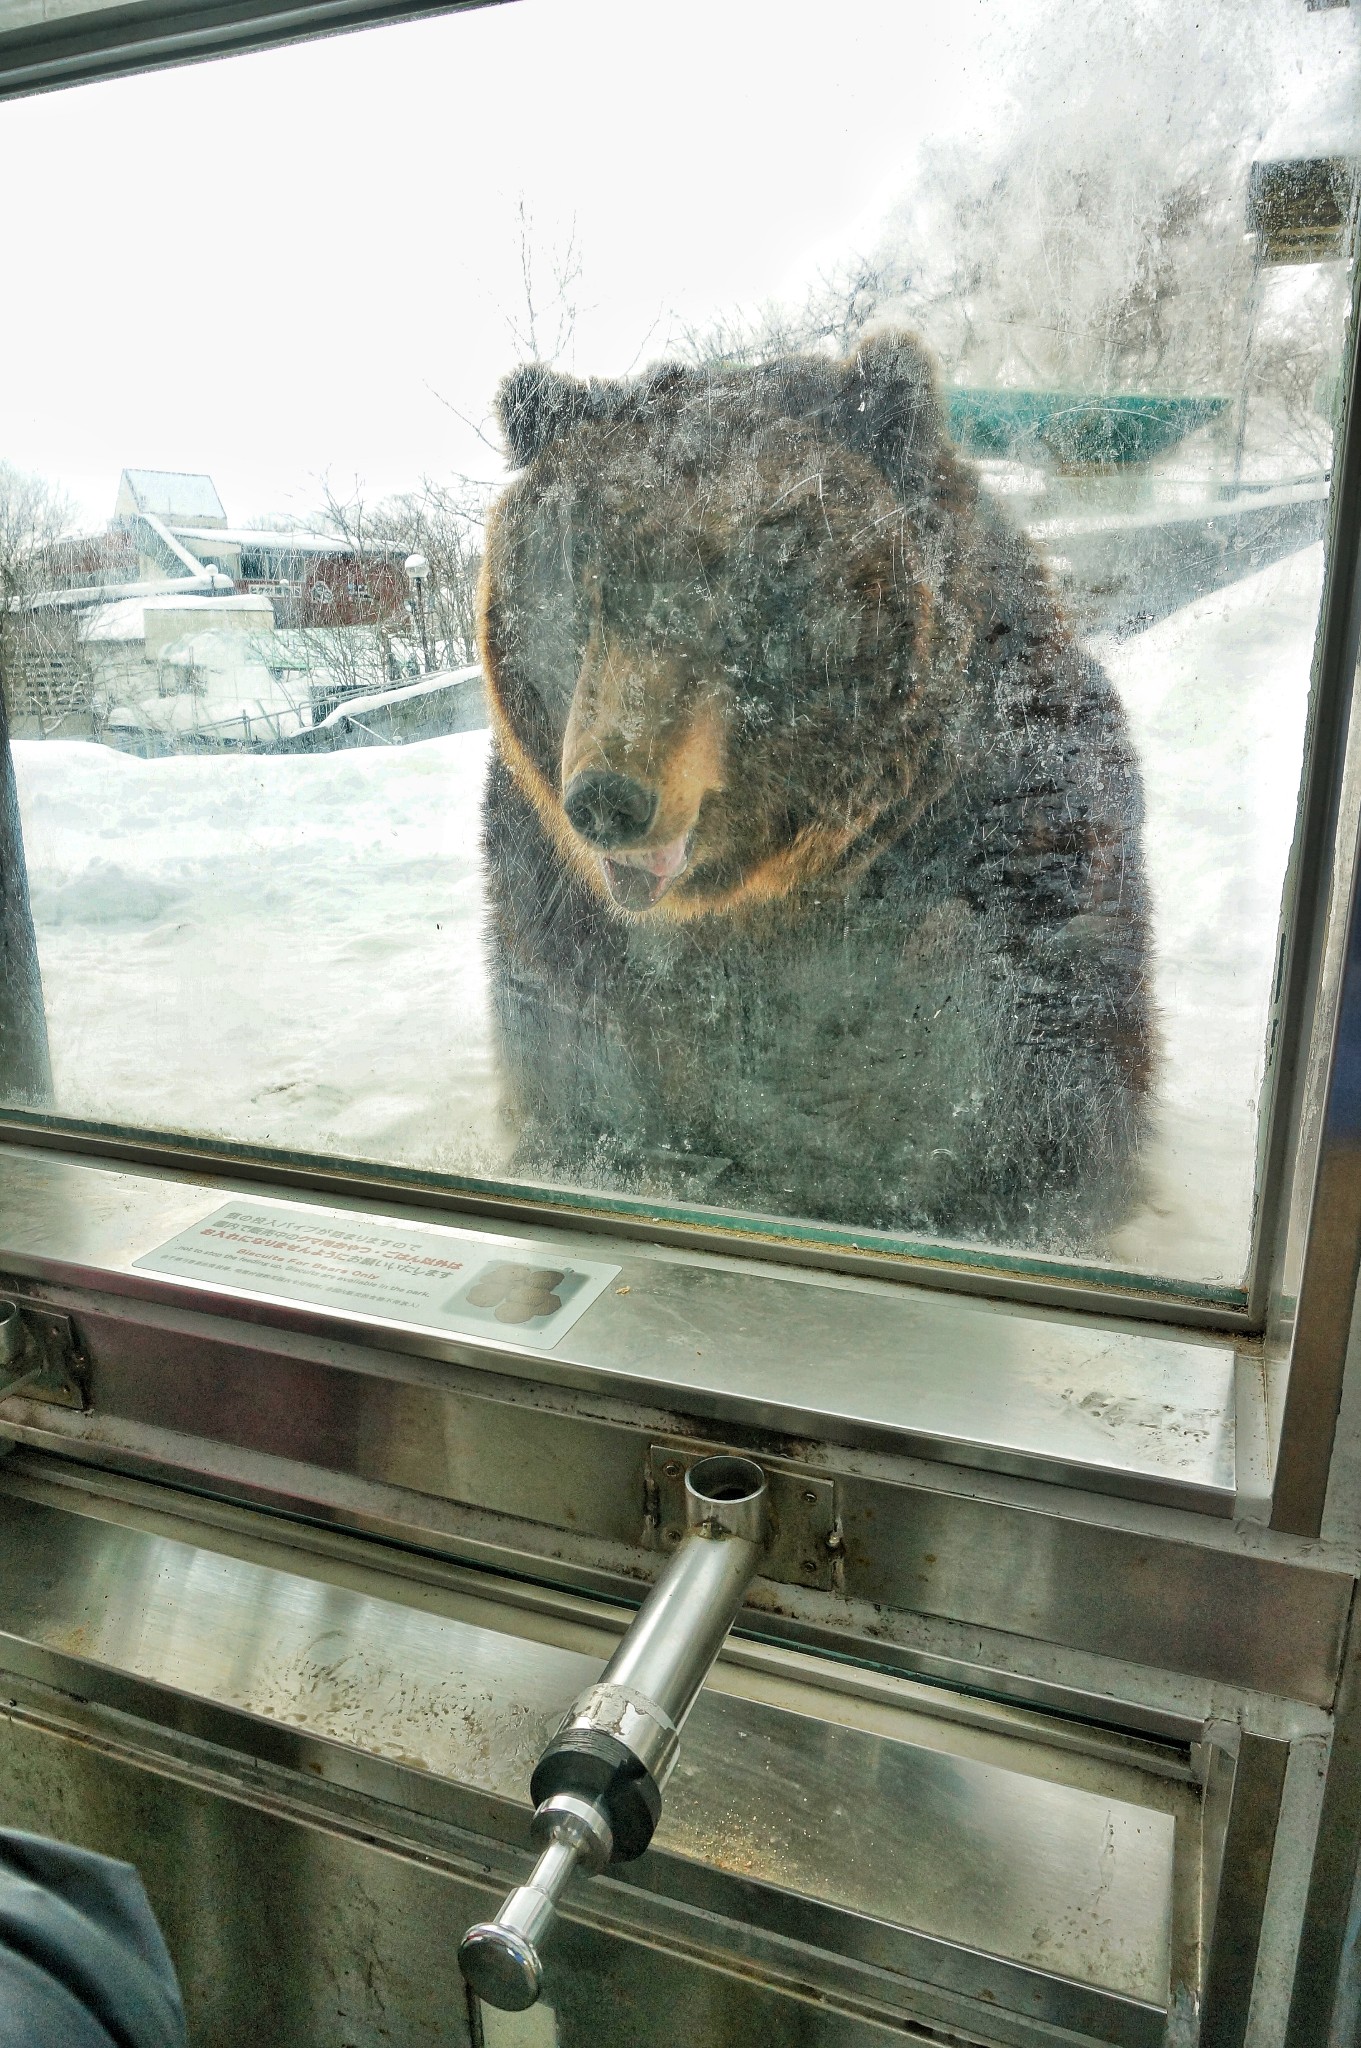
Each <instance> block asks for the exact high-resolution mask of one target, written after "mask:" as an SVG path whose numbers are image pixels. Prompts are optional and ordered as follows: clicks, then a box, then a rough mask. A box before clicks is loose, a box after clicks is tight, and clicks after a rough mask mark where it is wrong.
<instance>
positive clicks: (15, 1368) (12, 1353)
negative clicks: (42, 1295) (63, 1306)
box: [0, 1294, 90, 1409]
mask: <svg viewBox="0 0 1361 2048" xmlns="http://www.w3.org/2000/svg"><path fill="white" fill-rule="evenodd" d="M6 1308H9V1309H17V1311H18V1315H19V1328H18V1329H17V1330H15V1329H14V1327H13V1323H12V1321H11V1320H10V1319H9V1318H4V1319H3V1320H4V1323H5V1333H4V1334H5V1343H4V1347H3V1348H4V1351H5V1352H6V1353H7V1354H8V1355H7V1356H6V1359H5V1362H4V1363H3V1364H0V1403H3V1402H5V1401H8V1400H9V1399H11V1398H13V1399H15V1400H22V1401H46V1402H49V1403H50V1404H51V1405H52V1406H53V1407H55V1408H79V1409H86V1408H88V1407H89V1406H90V1369H89V1363H88V1361H87V1360H86V1358H85V1357H84V1355H83V1354H82V1352H81V1349H80V1343H79V1340H78V1338H77V1336H76V1333H75V1328H74V1326H73V1324H72V1322H71V1318H70V1316H68V1315H64V1314H63V1313H62V1312H61V1310H60V1309H54V1308H49V1307H48V1306H47V1304H46V1303H45V1302H40V1301H28V1300H25V1299H24V1297H23V1296H21V1295H14V1294H10V1295H6V1296H5V1297H4V1298H3V1300H2V1301H0V1315H2V1314H3V1310H4V1309H6Z"/></svg>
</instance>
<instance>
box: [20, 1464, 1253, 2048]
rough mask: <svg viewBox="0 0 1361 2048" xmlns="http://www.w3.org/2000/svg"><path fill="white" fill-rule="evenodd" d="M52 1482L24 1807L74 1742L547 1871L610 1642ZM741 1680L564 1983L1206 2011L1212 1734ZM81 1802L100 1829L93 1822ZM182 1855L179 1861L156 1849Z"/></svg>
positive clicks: (1086, 2015)
mask: <svg viewBox="0 0 1361 2048" xmlns="http://www.w3.org/2000/svg"><path fill="white" fill-rule="evenodd" d="M23 1495H24V1486H23V1482H22V1481H20V1482H19V1483H18V1486H17V1488H16V1487H14V1486H12V1485H11V1484H10V1483H8V1482H7V1481H6V1479H5V1477H4V1474H3V1473H2V1472H0V1547H2V1548H3V1552H4V1555H5V1559H6V1569H5V1573H4V1576H3V1580H2V1581H0V1712H2V1713H4V1714H5V1715H6V1717H7V1719H8V1721H9V1724H10V1725H9V1731H8V1733H7V1736H6V1742H5V1745H4V1760H3V1762H0V1811H3V1812H5V1813H7V1814H8V1815H9V1816H11V1817H17V1818H28V1819H30V1820H34V1821H37V1820H40V1819H42V1818H43V1816H44V1812H45V1808H44V1807H43V1804H42V1802H43V1800H44V1799H45V1798H48V1799H50V1796H51V1795H50V1786H51V1783H52V1782H53V1780H52V1768H53V1765H52V1759H51V1757H50V1755H49V1754H48V1751H49V1750H50V1748H51V1739H56V1740H58V1741H60V1742H63V1743H66V1744H68V1745H76V1746H83V1747H84V1748H86V1749H87V1750H88V1749H90V1748H94V1749H97V1750H98V1751H99V1752H100V1753H101V1754H102V1755H104V1756H106V1757H114V1758H122V1759H123V1760H124V1761H126V1762H129V1763H131V1764H133V1765H134V1766H136V1767H138V1768H140V1769H141V1770H143V1771H145V1770H150V1771H151V1772H153V1774H155V1776H156V1777H158V1778H167V1777H168V1778H171V1779H178V1780H180V1781H183V1782H186V1783H190V1784H197V1785H199V1786H201V1787H204V1788H207V1789H209V1790H211V1791H212V1792H213V1793H214V1794H215V1795H216V1796H218V1797H220V1798H226V1799H229V1800H236V1801H245V1802H246V1803H250V1804H256V1805H261V1806H268V1807H270V1808H271V1810H273V1811H275V1812H278V1813H284V1814H287V1815H288V1816H290V1817H291V1818H292V1819H293V1820H294V1821H297V1822H300V1823H302V1824H305V1825H307V1826H310V1827H313V1828H316V1829H320V1830H323V1831H327V1832H330V1833H345V1832H349V1833H350V1834H352V1835H359V1836H362V1837H364V1838H365V1839H366V1840H368V1841H370V1842H377V1843H379V1844H380V1845H382V1846H384V1847H385V1848H387V1849H389V1850H391V1851H395V1852H396V1853H397V1854H398V1855H404V1856H407V1857H411V1858H417V1859H420V1860H422V1861H423V1862H424V1863H426V1864H427V1865H431V1864H433V1865H434V1866H436V1867H438V1868H440V1869H443V1870H446V1871H450V1872H453V1873H455V1874H457V1875H459V1876H460V1877H461V1878H462V1879H464V1880H465V1881H466V1882H470V1883H472V1884H474V1885H477V1886H480V1887H481V1888H482V1890H483V1892H485V1893H486V1894H487V1895H488V1896H490V1895H491V1894H492V1893H494V1892H495V1891H496V1889H497V1887H498V1886H502V1885H504V1883H505V1882H506V1880H507V1878H508V1877H509V1876H510V1875H511V1874H512V1873H514V1872H515V1871H517V1870H518V1869H519V1868H520V1867H521V1855H520V1851H521V1849H522V1845H523V1844H524V1841H525V1823H526V1820H527V1816H528V1803H527V1799H526V1784H527V1778H528V1772H529V1768H530V1764H531V1762H532V1759H533V1757H534V1755H535V1753H536V1750H537V1747H538V1744H539V1742H540V1740H541V1738H542V1736H543V1734H544V1733H545V1731H546V1729H547V1727H548V1726H549V1724H551V1722H552V1721H553V1719H554V1718H555V1716H556V1714H557V1713H558V1712H559V1711H560V1710H561V1708H562V1707H563V1706H564V1704H565V1703H566V1702H567V1701H568V1700H569V1699H570V1698H571V1697H572V1696H573V1695H574V1694H575V1693H576V1692H577V1691H578V1690H579V1689H580V1688H581V1686H582V1685H583V1684H584V1683H586V1682H588V1681H589V1679H590V1678H591V1677H593V1676H594V1675H595V1673H596V1671H597V1669H598V1666H599V1662H600V1660H601V1658H602V1657H603V1656H604V1655H605V1654H606V1651H607V1649H608V1637H607V1636H604V1635H603V1634H602V1636H601V1638H599V1639H598V1640H596V1641H594V1642H593V1641H592V1632H591V1630H590V1629H589V1627H578V1629H577V1631H576V1633H575V1636H574V1637H573V1639H572V1642H571V1646H570V1647H569V1646H568V1645H567V1644H564V1643H561V1642H555V1641H553V1640H551V1635H552V1633H553V1631H552V1629H551V1627H549V1626H546V1625H544V1624H543V1623H542V1622H541V1623H540V1625H539V1628H538V1632H537V1635H536V1634H535V1633H533V1632H531V1633H526V1616H525V1613H524V1611H523V1610H522V1609H517V1608H516V1607H515V1606H514V1604H513V1603H512V1604H506V1603H502V1602H500V1601H498V1599H497V1593H496V1585H495V1582H494V1581H492V1580H488V1581H487V1582H486V1584H485V1589H484V1591H483V1592H482V1593H481V1595H480V1596H476V1595H473V1594H470V1593H467V1592H461V1593H456V1592H451V1591H447V1590H446V1591H440V1590H438V1589H435V1588H432V1587H428V1586H427V1587H424V1588H421V1589H419V1592H418V1591H417V1589H416V1588H414V1587H413V1585H412V1584H411V1583H410V1582H409V1581H402V1580H396V1579H385V1578H384V1575H383V1574H382V1573H381V1571H378V1570H373V1571H370V1573H369V1574H368V1575H367V1579H366V1583H365V1584H364V1587H363V1590H360V1589H358V1588H357V1587H356V1586H355V1585H354V1584H345V1583H339V1582H338V1580H337V1575H335V1574H331V1575H328V1573H327V1568H326V1565H325V1563H324V1561H322V1560H319V1559H317V1558H315V1557H313V1558H310V1559H300V1558H299V1557H297V1556H295V1555H293V1554H291V1553H289V1552H286V1551H283V1550H281V1548H280V1547H279V1545H278V1544H277V1542H275V1541H272V1540H271V1538H272V1535H273V1534H274V1533H275V1532H271V1530H270V1529H269V1528H268V1526H266V1527H265V1528H264V1530H263V1531H262V1534H261V1536H260V1538H259V1540H258V1542H257V1543H256V1545H255V1546H254V1555H253V1556H250V1557H246V1556H242V1555H228V1554H224V1553H223V1552H221V1551H219V1550H216V1549H214V1548H213V1547H211V1536H210V1532H205V1531H204V1530H203V1529H202V1527H201V1526H200V1525H198V1524H197V1523H196V1522H195V1521H194V1520H193V1519H191V1510H189V1508H188V1504H185V1505H184V1506H182V1508H181V1511H180V1515H179V1520H178V1523H177V1522H176V1519H175V1516H174V1514H173V1513H172V1512H170V1511H169V1510H166V1509H164V1508H163V1509H162V1510H161V1511H160V1512H158V1513H156V1514H153V1515H148V1516H147V1517H146V1520H147V1523H148V1526H146V1527H138V1526H136V1519H137V1518H136V1515H135V1513H133V1512H132V1511H130V1510H129V1509H128V1507H127V1505H126V1503H125V1504H124V1507H123V1510H122V1516H123V1518H122V1520H120V1521H112V1520H106V1519H101V1518H100V1516H99V1514H98V1512H97V1509H96V1508H95V1507H94V1506H93V1505H91V1506H90V1507H89V1509H88V1511H84V1512H71V1511H67V1510H62V1509H58V1508H55V1507H52V1506H50V1505H46V1504H42V1503H40V1502H39V1501H37V1500H35V1499H32V1498H25V1497H23ZM205 1533H207V1534H208V1535H209V1538H210V1540H209V1541H208V1542H205V1541H204V1540H202V1539H203V1538H204V1536H205ZM350 1576H351V1578H353V1574H351V1575H350ZM716 1678H717V1685H716V1686H713V1687H711V1688H710V1689H709V1690H708V1691H706V1693H705V1695H704V1696H703V1698H702V1699H701V1701H700V1703H699V1705H698V1707H697V1708H696V1710H695V1714H694V1716H693V1718H692V1721H691V1723H690V1724H689V1728H688V1731H687V1738H686V1751H685V1761H684V1765H683V1771H682V1775H681V1776H680V1778H679V1780H678V1782H677V1784H676V1786H675V1791H674V1794H673V1797H672V1799H671V1802H670V1805H669V1808H668V1815H667V1818H666V1820H665V1821H664V1824H663V1828H662V1830H661V1832H660V1833H659V1836H658V1841H657V1845H656V1847H655V1849H654V1850H653V1851H650V1852H649V1854H648V1856H647V1857H646V1858H645V1859H644V1861H643V1862H642V1863H641V1864H639V1865H637V1866H634V1867H632V1874H631V1876H625V1875H621V1876H620V1877H618V1878H616V1879H612V1880H610V1881H608V1882H594V1883H592V1884H589V1885H586V1884H583V1885H582V1886H581V1887H579V1888H578V1889H577V1890H576V1891H574V1892H573V1893H572V1894H571V1895H570V1900H569V1908H568V1911H569V1919H570V1921H571V1922H572V1923H573V1924H572V1926H570V1927H569V1929H568V1930H567V1940H566V1943H565V1948H564V1971H563V1976H562V1978H561V1979H560V1981H559V1984H558V1986H557V1987H556V1994H555V1993H554V1991H553V1990H550V1996H555V2002H557V2001H559V2000H561V2001H566V2003H567V2004H569V2005H570V2001H571V1996H572V1987H571V1982H570V1981H569V1980H570V1978H571V1976H572V1975H574V1974H575V1971H574V1969H573V1967H572V1965H571V1961H570V1959H571V1957H572V1955H573V1953H574V1945H575V1947H576V1948H579V1945H580V1942H581V1941H582V1940H583V1939H586V1938H588V1937H589V1936H590V1934H591V1933H592V1931H595V1932H601V1931H603V1932H606V1933H609V1934H613V1935H615V1936H623V1937H624V1939H625V1941H626V1942H628V1941H635V1942H636V1941H642V1942H646V1943H648V1944H650V1945H651V1946H653V1947H655V1948H659V1949H661V1950H668V1949H669V1950H671V1951H672V1952H685V1953H688V1954H690V1955H692V1956H699V1957H701V1958H703V1959H704V1960H706V1961H707V1962H708V1963H709V1964H711V1965H716V1966H718V1967H721V1968H727V1969H739V1970H742V1971H745V1972H755V1973H757V1974H764V1975H768V1976H770V1977H771V1978H772V1979H778V1978H779V1977H780V1975H781V1973H782V1972H783V1973H785V1974H788V1973H789V1972H790V1970H791V1969H793V1968H794V1967H795V1956H794V1945H795V1944H798V1945H799V1948H798V1956H797V1973H798V1975H799V1976H800V1978H801V1980H802V1981H803V1983H804V1984H805V1985H809V1984H811V1985H812V1986H813V1987H814V1989H815V1990H816V1992H817V1994H818V1996H819V1997H820V1998H822V1999H824V2000H826V2001H827V2002H828V2003H829V2004H830V2005H831V2006H832V2007H833V2008H836V2007H838V2006H840V2007H841V2008H842V2009H845V2010H860V2011H876V2012H880V2013H883V2014H897V2015H900V2016H902V2017H905V2018H910V2019H914V2020H917V2021H919V2022H923V2023H927V2024H930V2025H933V2026H936V2027H942V2026H943V2027H949V2028H952V2029H954V2028H957V2029H960V2030H961V2031H964V2032H965V2033H967V2034H971V2035H973V2036H974V2037H975V2038H982V2039H984V2040H986V2041H994V2040H995V2041H999V2042H1012V2041H1014V2042H1017V2043H1019V2042H1021V2041H1030V2042H1038V2041H1044V2040H1048V2039H1055V2040H1057V2038H1058V2037H1059V2036H1060V2035H1061V2034H1067V2035H1068V2036H1069V2037H1071V2036H1072V2035H1077V2036H1080V2037H1083V2038H1087V2039H1093V2038H1094V2039H1100V2040H1103V2041H1107V2042H1115V2043H1126V2042H1127V2043H1131V2044H1137V2048H1155V2044H1156V2043H1158V2042H1160V2041H1161V2040H1162V2039H1163V2038H1164V2036H1165V2032H1166V2029H1167V2026H1168V2021H1169V2018H1170V2017H1171V2015H1172V2013H1173V2010H1174V2008H1175V2009H1178V2010H1182V2011H1189V2010H1190V2009H1192V2008H1193V2007H1194V2006H1195V2004H1196V2001H1197V1999H1198V1997H1199V1987H1200V1985H1201V1982H1202V1978H1203V1977H1204V1976H1205V1975H1206V1967H1205V1959H1204V1958H1203V1956H1202V1952H1201V1927H1202V1921H1203V1923H1204V1925H1205V1926H1206V1928H1207V1929H1208V1926H1209V1924H1210V1922H1211V1921H1212V1919H1213V1917H1214V1903H1215V1886H1216V1883H1217V1877H1218V1863H1217V1859H1218V1858H1220V1857H1221V1856H1222V1849H1223V1841H1224V1838H1225V1834H1226V1830H1227V1829H1228V1828H1229V1827H1230V1826H1231V1825H1232V1824H1233V1814H1234V1799H1235V1794H1234V1766H1233V1763H1232V1760H1231V1759H1228V1758H1227V1757H1226V1758H1224V1759H1223V1760H1222V1762H1221V1765H1220V1766H1219V1767H1218V1769H1215V1768H1212V1769H1211V1770H1209V1771H1208V1773H1207V1774H1206V1783H1205V1785H1204V1786H1202V1785H1201V1784H1199V1783H1196V1782H1193V1781H1192V1780H1191V1778H1190V1775H1189V1774H1188V1771H1187V1768H1186V1755H1185V1752H1184V1751H1176V1750H1172V1751H1167V1752H1165V1753H1160V1752H1159V1751H1158V1749H1157V1748H1156V1746H1150V1745H1131V1746H1130V1750H1129V1753H1128V1757H1127V1759H1123V1760H1122V1759H1121V1757H1120V1756H1119V1755H1118V1753H1117V1752H1116V1751H1114V1750H1113V1748H1112V1746H1111V1745H1110V1744H1109V1742H1107V1743H1106V1744H1105V1745H1104V1746H1103V1744H1102V1742H1101V1741H1100V1739H1099V1738H1093V1739H1092V1740H1091V1742H1090V1743H1089V1744H1085V1745H1084V1742H1083V1739H1082V1732H1081V1731H1075V1732H1074V1734H1073V1738H1072V1745H1071V1747H1069V1748H1067V1749H1064V1748H1061V1747H1059V1746H1057V1745H1056V1744H1054V1743H1050V1742H1046V1741H1044V1740H1041V1739H1037V1738H1036V1737H1035V1736H1034V1735H1033V1734H1032V1733H1028V1732H1021V1731H1018V1730H1017V1729H1016V1727H1015V1726H1014V1725H1008V1724H1007V1723H1006V1722H1005V1721H1004V1720H1000V1719H999V1723H998V1725H997V1726H995V1727H993V1728H989V1727H988V1726H987V1725H986V1720H987V1716H986V1712H985V1711H984V1710H982V1709H980V1708H979V1707H978V1706H977V1704H976V1703H975V1704H973V1705H968V1706H966V1708H965V1711H963V1712H962V1713H961V1714H960V1716H959V1718H958V1719H955V1718H953V1717H952V1713H951V1708H950V1703H949V1701H948V1700H947V1699H946V1698H944V1697H943V1696H942V1697H941V1698H940V1700H939V1701H938V1702H936V1703H935V1705H934V1710H933V1711H927V1710H925V1709H924V1708H923V1706H922V1704H921V1701H920V1698H919V1697H917V1696H915V1695H914V1694H913V1692H912V1689H910V1688H905V1689H904V1693H903V1696H902V1698H901V1699H900V1700H897V1701H895V1700H893V1699H892V1698H890V1697H886V1696H885V1695H884V1694H883V1691H882V1688H881V1691H880V1695H879V1697H878V1698H877V1699H875V1700H874V1702H873V1703H872V1704H867V1705H865V1706H864V1707H863V1708H862V1709H857V1706H856V1703H855V1702H854V1701H853V1700H851V1701H848V1699H847V1697H846V1696H845V1695H844V1694H842V1695H837V1696H834V1697H833V1696H829V1695H827V1694H825V1693H823V1692H822V1691H821V1690H820V1689H819V1688H818V1687H817V1686H816V1685H815V1684H812V1683H809V1682H808V1679H807V1676H806V1674H805V1672H804V1671H803V1670H802V1669H796V1670H794V1671H792V1672H791V1673H790V1674H788V1675H784V1676H781V1674H779V1673H778V1672H776V1671H772V1670H769V1669H768V1670H767V1673H766V1675H765V1678H764V1680H763V1681H762V1684H763V1685H764V1688H765V1691H766V1693H767V1694H768V1695H769V1693H770V1688H771V1686H772V1684H773V1683H775V1682H776V1681H778V1684H779V1690H778V1694H777V1697H778V1699H779V1704H771V1703H770V1698H769V1697H765V1698H763V1697H760V1696H759V1695H760V1690H761V1688H760V1687H758V1686H756V1685H755V1684H754V1683H753V1681H752V1678H751V1675H750V1674H749V1673H746V1672H744V1671H743V1669H742V1667H741V1666H740V1664H739V1665H736V1666H734V1665H733V1664H731V1663H724V1664H721V1665H720V1667H719V1669H718V1672H717V1673H716ZM719 1688H721V1690H720V1689H719ZM40 1738H47V1739H48V1743H47V1748H46V1749H44V1747H43V1742H42V1740H41V1739H40ZM1267 1747H1270V1745H1267ZM79 1782H81V1773H80V1772H79V1771H77V1772H76V1773H75V1774H74V1777H72V1778H70V1779H69V1780H68V1788H69V1784H73V1783H74V1784H78V1783H79ZM63 1796H64V1797H66V1799H67V1804H68V1807H69V1805H70V1797H71V1795H70V1793H69V1789H68V1792H67V1793H66V1794H64V1795H63ZM148 1796H150V1795H148ZM1238 1804H1239V1808H1240V1819H1239V1825H1240V1826H1241V1824H1242V1820H1241V1808H1242V1802H1241V1800H1240V1801H1239V1802H1238ZM67 1820H68V1824H70V1823H71V1821H73V1820H74V1821H76V1822H78V1823H79V1826H77V1827H75V1828H73V1832H78V1833H79V1832H82V1831H83V1832H85V1833H88V1830H89V1825H90V1816H89V1815H85V1814H78V1815H77V1814H71V1813H69V1812H68V1815H67ZM169 1847H170V1845H164V1851H163V1853H168V1851H169ZM148 1854H150V1856H151V1863H152V1872H151V1874H152V1877H153V1881H154V1880H155V1878H156V1877H157V1874H158V1873H157V1869H156V1865H157V1861H158V1857H157V1852H156V1850H155V1847H154V1845H153V1841H152V1838H151V1837H150V1835H148V1838H147V1841H146V1844H145V1846H144V1847H143V1849H142V1851H141V1857H142V1858H145V1857H146V1856H147V1855H148ZM139 1860H140V1859H139ZM1243 1910H1244V1909H1243V1907H1242V1905H1241V1903H1240V1905H1239V1906H1237V1907H1236V1908H1235V1911H1236V1912H1237V1913H1238V1921H1237V1922H1236V1932H1237V1934H1238V1936H1239V1937H1240V1939H1241V1935H1242V1916H1243ZM1259 1911H1260V1900H1256V1901H1253V1900H1249V1901H1248V1902H1247V1905H1246V1912H1247V1919H1248V1921H1250V1922H1251V1921H1252V1919H1253V1914H1254V1912H1259ZM456 1932H457V1930H456V1929H455V1928H450V1929H449V1930H448V1934H449V1936H450V1937H451V1938H452V1936H453V1935H454V1934H455V1933H456ZM1225 1938H1226V1939H1227V1933H1226V1934H1225ZM450 1946H451V1947H452V1939H451V1941H450ZM582 2038H584V2036H583V2037H582Z"/></svg>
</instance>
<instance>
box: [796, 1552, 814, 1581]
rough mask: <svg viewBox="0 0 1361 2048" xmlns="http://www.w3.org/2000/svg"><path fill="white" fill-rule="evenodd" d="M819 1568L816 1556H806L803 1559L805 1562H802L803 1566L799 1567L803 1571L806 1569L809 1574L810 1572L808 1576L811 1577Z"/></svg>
mask: <svg viewBox="0 0 1361 2048" xmlns="http://www.w3.org/2000/svg"><path fill="white" fill-rule="evenodd" d="M817 1568H818V1566H817V1559H816V1558H814V1557H806V1558H805V1559H804V1560H803V1563H802V1564H801V1566H800V1567H799V1569H800V1570H801V1571H805V1572H807V1574H808V1576H809V1578H810V1579H811V1578H812V1577H813V1575H814V1573H815V1572H816V1571H817Z"/></svg>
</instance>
